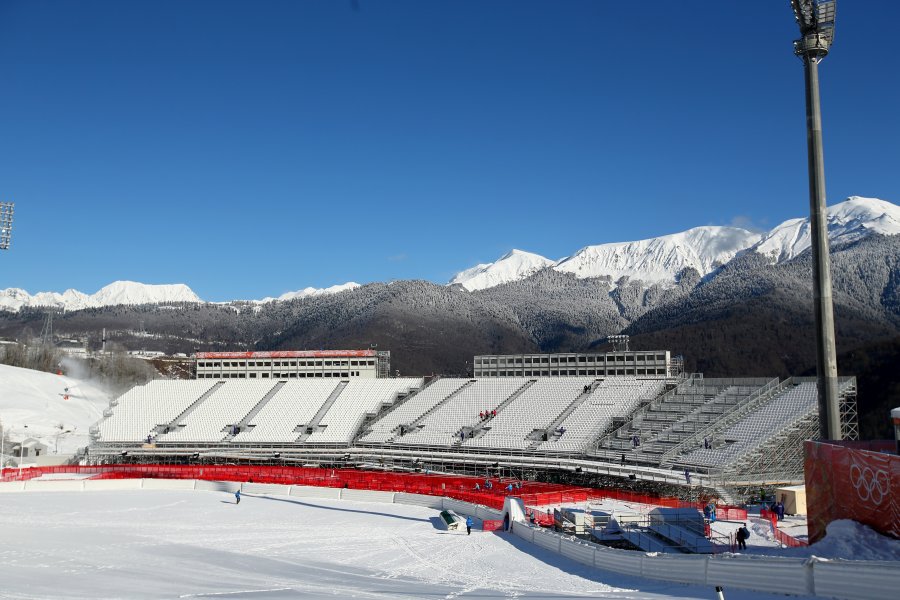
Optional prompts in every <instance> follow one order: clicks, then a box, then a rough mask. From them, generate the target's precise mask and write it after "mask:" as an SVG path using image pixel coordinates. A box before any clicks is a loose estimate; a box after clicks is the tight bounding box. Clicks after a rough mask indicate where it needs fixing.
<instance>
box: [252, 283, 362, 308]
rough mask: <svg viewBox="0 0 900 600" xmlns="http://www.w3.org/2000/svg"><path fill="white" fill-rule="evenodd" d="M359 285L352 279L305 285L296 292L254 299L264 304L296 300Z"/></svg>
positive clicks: (349, 288) (334, 292)
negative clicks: (338, 283) (328, 285)
mask: <svg viewBox="0 0 900 600" xmlns="http://www.w3.org/2000/svg"><path fill="white" fill-rule="evenodd" d="M358 287H359V284H358V283H356V282H353V281H348V282H347V283H342V284H340V285H333V286H331V287H327V288H314V287H307V288H303V289H302V290H298V291H296V292H286V293H284V294H282V295H280V296H278V297H277V298H263V299H262V300H256V301H255V302H258V303H259V304H265V303H268V302H282V301H284V300H296V299H297V298H309V297H310V296H326V295H328V294H337V293H338V292H345V291H347V290H354V289H356V288H358Z"/></svg>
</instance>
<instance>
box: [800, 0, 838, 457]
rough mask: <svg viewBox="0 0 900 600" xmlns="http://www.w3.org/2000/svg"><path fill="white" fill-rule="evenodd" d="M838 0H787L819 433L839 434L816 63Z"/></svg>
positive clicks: (831, 37) (827, 38)
mask: <svg viewBox="0 0 900 600" xmlns="http://www.w3.org/2000/svg"><path fill="white" fill-rule="evenodd" d="M836 2H837V0H791V6H792V7H793V9H794V17H795V18H796V19H797V24H798V25H799V26H800V39H799V40H795V41H794V54H796V55H797V56H798V57H799V58H800V60H802V61H803V70H804V72H805V74H806V146H807V156H808V164H809V212H810V216H809V225H810V232H811V234H812V258H813V288H814V290H813V292H814V299H815V312H816V374H817V377H818V388H819V434H820V437H821V438H822V439H823V440H840V439H841V420H840V407H839V400H838V380H837V352H836V350H835V338H834V308H833V303H832V298H831V260H830V258H829V256H828V220H827V217H828V213H827V211H826V208H825V160H824V157H823V153H822V112H821V109H820V106H819V63H820V62H822V59H823V58H825V56H826V55H827V54H828V49H829V48H830V47H831V43H832V42H833V41H834V15H835V4H836Z"/></svg>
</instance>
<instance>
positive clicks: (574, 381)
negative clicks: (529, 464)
mask: <svg viewBox="0 0 900 600" xmlns="http://www.w3.org/2000/svg"><path fill="white" fill-rule="evenodd" d="M593 381H594V379H593V378H588V377H571V378H568V377H567V378H565V379H561V378H552V379H551V378H542V379H538V380H537V381H535V382H534V384H532V385H531V386H530V387H529V388H528V389H526V390H525V391H524V392H522V393H521V394H520V395H519V396H518V397H517V398H515V399H514V400H513V401H512V402H510V403H509V404H508V405H507V406H506V407H505V408H504V409H503V410H502V411H501V412H499V413H498V414H497V416H496V418H493V419H491V421H490V423H489V424H488V425H487V426H488V427H490V430H489V431H487V432H486V433H485V434H484V435H483V436H481V437H478V438H475V439H468V440H466V441H465V442H464V443H463V445H464V446H467V447H478V448H511V449H519V450H524V449H526V448H528V446H529V445H531V443H532V442H531V440H529V439H526V436H528V434H530V433H532V432H533V431H535V430H538V429H546V428H547V427H549V426H550V424H551V423H553V421H554V420H556V418H557V417H558V416H559V415H560V414H561V413H562V412H563V411H564V410H565V409H566V408H567V407H568V406H569V405H570V404H572V402H574V401H575V399H576V398H578V397H579V396H580V395H581V394H583V393H584V388H585V386H587V385H590V384H591V382H593Z"/></svg>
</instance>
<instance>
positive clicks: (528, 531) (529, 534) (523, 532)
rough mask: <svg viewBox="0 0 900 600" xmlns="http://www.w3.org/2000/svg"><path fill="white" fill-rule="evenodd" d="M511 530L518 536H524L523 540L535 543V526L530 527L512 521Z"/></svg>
mask: <svg viewBox="0 0 900 600" xmlns="http://www.w3.org/2000/svg"><path fill="white" fill-rule="evenodd" d="M510 527H511V529H510V531H512V532H513V533H514V534H515V535H516V536H518V537H520V538H522V539H523V540H527V541H529V542H531V543H534V528H533V527H529V526H528V525H526V524H524V523H510Z"/></svg>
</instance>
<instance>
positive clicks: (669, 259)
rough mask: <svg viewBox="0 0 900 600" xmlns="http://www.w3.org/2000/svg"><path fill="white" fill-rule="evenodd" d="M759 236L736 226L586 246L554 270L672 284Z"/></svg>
mask: <svg viewBox="0 0 900 600" xmlns="http://www.w3.org/2000/svg"><path fill="white" fill-rule="evenodd" d="M760 237H761V236H760V234H757V233H753V232H751V231H747V230H746V229H740V228H737V227H718V226H706V227H695V228H693V229H688V230H687V231H683V232H681V233H673V234H670V235H664V236H661V237H656V238H651V239H647V240H640V241H637V242H617V243H611V244H601V245H599V246H587V247H586V248H582V249H581V250H579V251H578V252H576V253H575V254H574V255H573V256H570V257H569V258H566V259H564V260H561V261H560V262H559V264H557V265H556V266H555V267H554V268H555V269H556V270H557V271H561V272H564V273H572V274H573V275H575V276H576V277H579V278H588V277H610V278H612V280H613V281H616V280H617V279H619V278H621V277H629V278H631V279H640V280H642V281H645V282H648V283H650V282H671V281H674V280H675V278H676V276H677V275H678V273H680V272H681V271H682V270H684V269H685V268H687V267H692V268H694V269H696V270H697V271H698V272H699V273H700V274H701V275H706V274H708V273H710V272H712V271H713V270H715V269H716V268H718V267H720V266H721V265H724V264H725V263H727V262H728V261H730V260H731V259H732V258H734V257H735V256H736V255H737V253H738V252H740V251H741V250H744V249H746V248H749V247H750V246H752V245H753V244H755V243H756V242H758V241H759V239H760Z"/></svg>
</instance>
